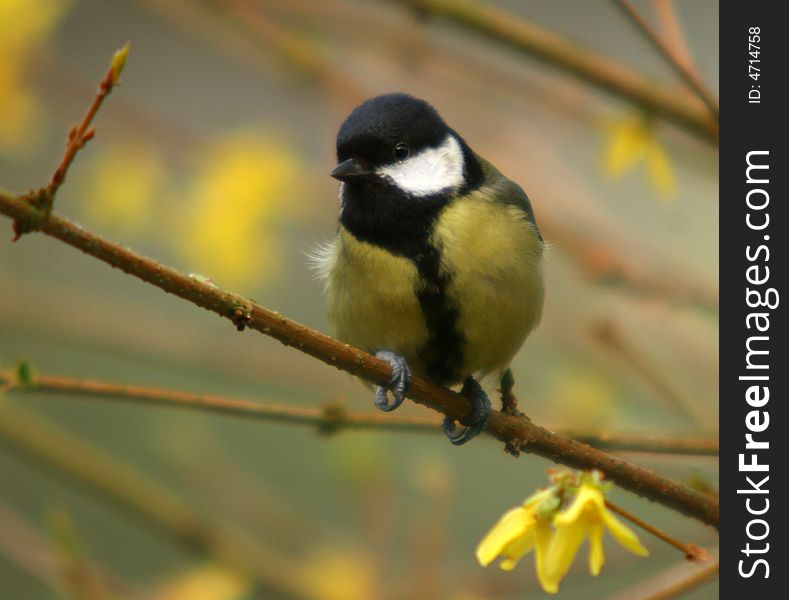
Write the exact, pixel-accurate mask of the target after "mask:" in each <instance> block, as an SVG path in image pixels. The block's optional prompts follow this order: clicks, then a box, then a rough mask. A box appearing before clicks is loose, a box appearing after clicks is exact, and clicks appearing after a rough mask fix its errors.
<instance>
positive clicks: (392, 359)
mask: <svg viewBox="0 0 789 600" xmlns="http://www.w3.org/2000/svg"><path fill="white" fill-rule="evenodd" d="M375 357H376V358H380V359H381V360H385V361H386V362H388V363H389V366H391V367H392V376H391V377H390V378H389V381H388V382H387V384H386V385H379V386H378V387H377V388H376V389H375V405H376V406H377V407H378V408H379V409H380V410H382V411H384V412H389V411H391V410H394V409H395V408H397V407H398V406H400V405H401V404H402V403H403V400H405V393H406V391H408V386H409V385H410V384H411V369H410V368H409V366H408V363H407V362H406V360H405V358H403V357H402V356H400V355H399V354H395V353H394V352H389V351H387V350H381V351H379V352H376V353H375ZM387 391H390V392H392V402H391V403H390V402H389V396H388V394H387Z"/></svg>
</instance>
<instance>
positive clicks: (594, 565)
mask: <svg viewBox="0 0 789 600" xmlns="http://www.w3.org/2000/svg"><path fill="white" fill-rule="evenodd" d="M603 532H604V529H603V524H602V523H595V524H594V525H592V526H591V527H590V528H589V572H590V573H591V574H592V575H594V576H595V577H597V576H598V575H599V574H600V569H602V568H603V563H604V562H605V554H604V553H603Z"/></svg>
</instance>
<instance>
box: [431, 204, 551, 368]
mask: <svg viewBox="0 0 789 600" xmlns="http://www.w3.org/2000/svg"><path fill="white" fill-rule="evenodd" d="M433 244H434V245H436V246H437V247H439V248H440V250H441V264H442V268H443V269H444V270H445V271H447V272H448V273H450V274H451V280H450V282H449V286H448V290H447V291H448V293H449V295H450V296H451V297H452V298H453V299H454V301H455V303H456V305H457V306H458V307H459V312H460V315H459V323H458V328H459V330H460V331H461V332H462V333H463V335H464V337H465V339H466V347H465V353H464V361H465V367H464V371H465V372H466V373H478V372H479V373H482V374H483V375H484V374H487V373H491V372H497V371H502V370H504V369H505V368H506V367H507V366H508V365H509V363H510V361H511V360H512V357H513V356H514V355H515V353H516V352H517V351H518V349H519V348H520V347H521V345H522V344H523V342H524V340H525V339H526V336H527V335H528V334H529V332H530V331H531V330H532V329H534V327H535V326H536V325H537V324H538V323H539V321H540V318H541V316H542V307H543V298H544V287H543V279H542V252H543V243H542V240H541V239H540V238H539V236H538V234H537V231H536V229H535V227H534V225H533V224H532V223H531V222H529V221H528V220H527V219H526V218H525V217H524V212H523V211H522V210H521V209H520V208H518V207H515V206H509V205H502V204H500V203H494V202H490V201H483V200H480V199H479V198H465V199H458V200H456V201H455V202H453V203H452V204H451V205H449V206H448V207H447V208H446V209H445V210H444V211H443V212H442V213H441V215H440V217H439V220H438V223H437V224H436V227H435V230H434V233H433Z"/></svg>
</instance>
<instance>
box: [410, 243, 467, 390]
mask: <svg viewBox="0 0 789 600" xmlns="http://www.w3.org/2000/svg"><path fill="white" fill-rule="evenodd" d="M411 260H413V261H414V264H416V267H417V270H418V271H419V275H420V282H419V288H418V289H417V290H416V296H417V299H418V300H419V306H420V308H421V309H422V314H423V315H424V317H425V323H426V325H427V330H428V332H429V337H428V340H427V342H426V343H425V345H424V346H423V347H422V348H421V349H420V351H419V359H420V362H421V363H422V365H423V368H424V369H425V375H427V377H428V378H429V379H431V380H433V381H435V382H436V383H442V384H451V383H456V382H457V381H459V380H460V379H461V378H462V376H463V375H464V374H463V373H460V369H461V367H462V366H463V350H464V346H465V343H466V340H465V338H464V337H463V334H462V333H461V332H460V331H458V317H459V312H458V308H457V306H456V305H455V304H454V302H452V301H451V299H450V298H449V297H448V295H447V286H448V285H449V282H450V280H451V276H450V275H449V274H448V273H446V272H443V271H442V270H441V253H440V251H439V250H438V249H437V248H435V247H433V246H432V245H431V244H430V243H429V242H425V244H424V246H423V248H422V249H420V252H419V253H417V254H416V255H415V256H413V257H411Z"/></svg>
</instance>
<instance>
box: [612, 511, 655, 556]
mask: <svg viewBox="0 0 789 600" xmlns="http://www.w3.org/2000/svg"><path fill="white" fill-rule="evenodd" d="M602 514H603V521H604V522H605V526H606V528H607V529H608V531H609V532H611V535H612V536H614V539H615V540H616V541H617V542H619V543H620V544H621V545H622V546H624V547H625V548H626V549H628V550H630V552H632V553H633V554H638V555H639V556H649V550H647V549H646V548H644V546H642V545H641V542H639V541H638V537H637V536H636V534H635V533H633V530H632V529H630V528H629V527H628V526H627V525H625V524H624V523H622V521H620V520H619V519H617V518H616V517H615V516H614V515H613V514H611V512H610V511H609V510H608V509H605V510H604V511H603V513H602Z"/></svg>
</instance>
